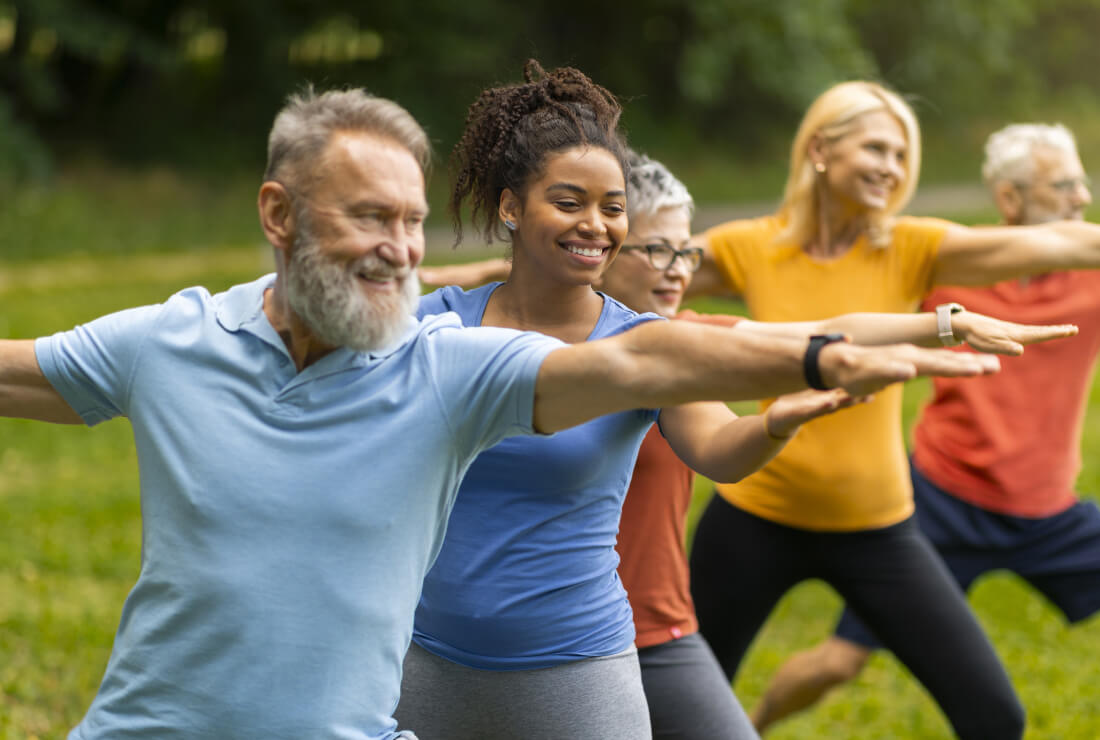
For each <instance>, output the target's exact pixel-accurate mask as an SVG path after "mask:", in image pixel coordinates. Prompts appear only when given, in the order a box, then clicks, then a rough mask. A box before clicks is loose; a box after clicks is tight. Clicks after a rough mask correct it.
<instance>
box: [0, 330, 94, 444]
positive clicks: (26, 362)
mask: <svg viewBox="0 0 1100 740" xmlns="http://www.w3.org/2000/svg"><path fill="white" fill-rule="evenodd" d="M0 416H10V417H16V418H21V419H37V420H38V421H52V422H56V423H58V424H80V423H82V420H81V418H80V416H78V415H77V413H76V412H75V411H73V409H72V407H71V406H69V404H68V403H67V402H66V401H65V399H63V398H62V397H61V394H59V393H58V392H57V391H55V390H54V388H53V386H52V385H50V383H49V381H47V380H46V377H45V376H44V375H43V374H42V370H41V369H39V367H38V360H37V359H35V356H34V340H31V339H16V340H13V339H0Z"/></svg>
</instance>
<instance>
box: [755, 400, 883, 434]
mask: <svg viewBox="0 0 1100 740" xmlns="http://www.w3.org/2000/svg"><path fill="white" fill-rule="evenodd" d="M870 400H871V397H870V396H860V397H855V396H850V395H848V391H846V390H844V389H843V388H833V389H832V390H830V391H815V390H805V391H800V392H798V393H788V394H786V395H783V396H780V397H779V398H777V399H775V402H773V403H772V404H771V405H770V406H768V410H767V411H765V412H764V425H765V428H766V429H767V432H768V434H769V435H770V436H772V437H777V438H783V437H791V436H793V435H794V433H795V432H797V431H798V427H799V426H801V425H802V424H805V423H806V422H807V421H810V420H811V419H816V418H817V417H819V416H824V415H826V414H831V413H833V412H834V411H838V410H840V409H846V408H848V407H849V406H854V405H855V404H857V403H865V402H867V401H870Z"/></svg>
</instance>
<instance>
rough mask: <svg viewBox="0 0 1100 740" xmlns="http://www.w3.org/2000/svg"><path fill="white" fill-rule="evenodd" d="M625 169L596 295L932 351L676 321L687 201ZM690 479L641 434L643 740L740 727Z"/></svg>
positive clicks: (960, 333) (630, 533) (637, 620)
mask: <svg viewBox="0 0 1100 740" xmlns="http://www.w3.org/2000/svg"><path fill="white" fill-rule="evenodd" d="M629 164H630V174H629V176H628V178H627V185H626V194H627V210H628V213H629V222H630V226H629V233H628V234H627V237H626V242H625V244H624V246H623V247H622V248H621V250H620V253H619V255H618V257H616V259H615V261H614V262H613V263H612V264H611V265H610V266H609V267H608V268H607V270H606V271H605V272H604V274H603V277H602V280H601V281H600V288H601V290H602V291H604V292H605V293H606V294H608V295H610V296H611V297H613V298H615V299H617V300H619V301H621V302H622V303H624V304H625V305H626V306H627V307H629V308H631V309H633V310H635V311H637V312H639V313H645V312H652V313H656V314H658V315H661V316H664V317H666V318H673V317H675V318H679V319H686V320H694V321H702V322H706V323H712V324H718V325H724V326H737V327H738V330H740V331H761V332H768V333H773V334H774V333H780V334H784V335H790V336H799V337H802V336H806V335H809V334H815V333H826V332H832V331H839V332H845V333H848V334H850V335H851V336H852V337H853V339H854V340H855V341H857V342H864V343H885V342H896V341H908V342H914V343H918V344H928V345H938V344H939V343H940V339H939V336H938V328H937V321H936V316H935V315H934V314H929V313H926V314H917V315H906V314H882V315H876V314H852V315H849V316H840V317H837V318H834V319H826V320H822V321H816V322H796V323H790V324H766V323H762V322H756V321H749V320H741V319H739V318H738V317H734V316H723V315H700V314H696V313H694V312H692V311H679V307H680V302H681V299H682V297H683V294H684V291H685V290H686V289H687V287H688V286H689V285H690V283H691V279H692V274H693V272H692V271H693V269H696V268H698V266H699V264H700V260H701V256H702V250H701V249H700V248H698V247H691V246H690V245H689V241H690V237H691V230H690V225H691V216H692V211H693V201H692V198H691V195H690V193H689V192H688V190H687V188H686V187H685V186H684V185H683V183H681V182H680V181H679V180H678V179H677V178H676V177H675V176H673V174H672V173H671V172H669V170H668V169H667V168H666V167H664V165H662V164H661V163H659V162H656V161H654V160H651V159H649V158H648V157H645V156H643V155H637V154H631V156H630V160H629ZM422 274H426V275H427V276H428V277H429V278H430V279H431V280H432V281H436V280H439V281H452V282H458V283H463V282H465V281H479V280H481V279H482V278H484V277H487V276H500V277H507V275H508V264H507V263H506V262H505V261H503V260H500V261H495V260H494V261H488V262H481V263H470V264H466V265H450V266H445V267H435V268H425V269H423V270H422ZM473 284H479V283H477V282H474V283H473ZM952 318H953V321H952V329H953V333H954V336H955V337H957V338H959V339H960V340H962V341H966V342H967V343H969V344H970V345H971V346H973V347H976V348H979V349H982V350H985V351H997V352H1003V353H1012V354H1015V353H1018V352H1019V351H1020V350H1021V349H1022V347H1021V346H1020V345H1021V343H1030V342H1033V341H1041V340H1042V339H1047V338H1052V337H1055V336H1064V335H1066V334H1068V333H1071V332H1072V327H1036V326H1023V325H1019V324H1011V323H1008V322H1002V321H998V320H996V319H991V318H989V317H985V316H982V315H981V314H974V313H971V312H966V311H963V312H960V313H959V314H957V315H955V316H954V317H952ZM693 478H694V474H693V472H692V471H691V469H690V468H689V467H687V466H686V465H685V464H684V463H683V462H681V461H680V459H679V458H678V457H676V454H675V453H674V452H673V451H672V449H671V448H670V447H669V445H668V442H666V441H665V439H664V437H662V436H661V433H660V431H659V430H658V429H656V428H653V429H651V430H650V431H649V433H648V434H647V435H646V437H645V440H644V441H643V443H642V446H641V449H640V451H639V453H638V459H637V463H636V464H635V467H634V473H633V476H632V479H631V482H630V488H629V492H628V493H627V496H626V501H625V503H624V505H623V511H622V520H621V522H620V526H619V537H618V544H617V546H616V549H617V550H618V552H619V555H620V563H619V568H618V572H619V577H620V578H621V580H622V583H623V586H624V587H625V588H626V591H627V593H628V595H629V598H630V606H631V608H632V610H633V615H634V626H635V632H636V637H635V645H636V646H637V648H638V658H639V661H640V665H641V676H642V684H643V686H644V689H645V696H646V701H647V703H648V706H649V713H650V722H651V725H652V728H653V736H654V738H664V739H667V740H672V739H677V740H715V739H719V738H731V737H738V736H739V735H738V734H737V732H736V728H739V727H740V728H743V727H744V724H743V720H741V719H740V718H741V708H740V706H739V705H738V703H737V701H736V700H735V699H734V697H733V694H732V693H731V692H730V690H729V680H728V679H727V678H726V676H725V675H724V673H723V672H722V669H721V668H720V666H719V664H718V662H717V661H716V660H715V658H714V655H713V654H712V653H711V651H710V648H709V647H708V646H707V644H706V641H705V640H703V638H702V637H701V635H700V634H699V633H698V625H697V622H696V619H695V612H694V607H693V605H692V601H691V596H690V594H689V591H688V561H687V554H686V553H685V549H684V525H685V518H686V515H687V510H688V507H689V504H690V502H691V492H692V480H693ZM740 736H744V733H743V730H742V735H740Z"/></svg>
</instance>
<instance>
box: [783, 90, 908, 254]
mask: <svg viewBox="0 0 1100 740" xmlns="http://www.w3.org/2000/svg"><path fill="white" fill-rule="evenodd" d="M876 111H886V112H887V113H889V114H890V115H892V116H894V118H896V119H897V121H898V123H900V124H901V127H902V129H904V131H905V138H906V143H907V144H908V152H907V153H906V157H905V162H904V164H903V167H904V169H905V179H904V180H903V181H902V182H901V183H899V187H898V188H897V189H896V190H895V191H894V192H893V193H891V195H890V199H889V202H888V203H887V205H886V207H885V208H884V209H882V210H881V211H875V212H872V213H871V214H870V215H869V218H868V224H867V237H868V241H869V242H870V243H871V244H872V245H873V246H877V247H883V246H886V245H887V243H888V242H889V240H890V236H891V230H892V227H893V222H894V217H895V216H896V215H897V213H898V212H899V211H901V209H902V208H904V207H905V206H906V205H907V204H908V203H909V200H910V199H911V198H912V197H913V191H914V190H916V188H917V180H918V178H919V177H920V126H919V125H918V124H917V117H916V115H915V114H914V113H913V109H912V108H910V107H909V104H908V103H906V102H905V101H904V100H902V98H901V96H900V95H898V94H897V93H895V92H893V91H891V90H888V89H887V88H885V87H883V86H882V85H879V84H878V83H875V82H866V81H860V80H857V81H852V82H842V83H840V84H838V85H833V86H832V87H830V88H829V89H828V90H826V91H825V92H823V93H822V94H821V95H819V96H818V97H817V100H815V101H814V102H813V103H812V104H811V105H810V107H809V109H808V110H807V111H806V115H804V116H803V117H802V123H801V124H800V125H799V127H798V133H796V134H795V137H794V143H793V144H792V145H791V169H790V173H789V175H788V176H787V187H786V189H785V190H784V192H783V203H782V204H781V205H780V207H779V216H780V218H781V219H782V220H784V221H785V222H786V224H785V227H784V229H783V232H782V233H781V234H780V235H779V237H778V240H780V241H784V242H793V243H795V244H799V245H804V244H807V243H809V242H810V241H811V240H812V239H813V237H814V236H815V234H816V233H817V229H818V220H819V215H820V214H819V209H820V203H819V202H818V197H817V193H816V191H815V188H816V187H817V179H818V178H817V173H816V172H815V171H814V165H813V162H811V161H810V157H809V148H810V143H811V142H812V141H813V138H814V137H815V136H821V137H823V138H824V139H825V140H826V141H836V140H838V139H840V138H842V137H844V136H846V135H847V134H849V133H851V131H852V129H853V128H854V127H855V125H856V121H857V119H858V118H859V117H860V116H863V115H864V114H867V113H874V112H876Z"/></svg>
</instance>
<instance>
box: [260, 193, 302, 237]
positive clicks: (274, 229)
mask: <svg viewBox="0 0 1100 740" xmlns="http://www.w3.org/2000/svg"><path fill="white" fill-rule="evenodd" d="M257 207H258V208H259V211H260V226H261V227H262V228H263V230H264V236H266V237H267V240H268V242H270V243H271V246H273V247H275V248H276V249H281V250H284V251H285V250H287V249H289V248H290V245H291V244H293V243H294V229H295V223H294V208H293V207H292V205H291V202H290V193H289V192H287V189H286V188H285V187H283V185H282V184H281V183H277V182H274V181H272V180H268V181H267V182H265V183H264V184H263V185H261V186H260V195H259V197H258V199H257Z"/></svg>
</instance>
